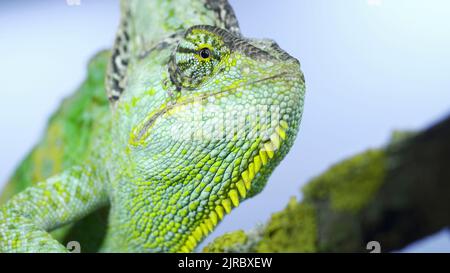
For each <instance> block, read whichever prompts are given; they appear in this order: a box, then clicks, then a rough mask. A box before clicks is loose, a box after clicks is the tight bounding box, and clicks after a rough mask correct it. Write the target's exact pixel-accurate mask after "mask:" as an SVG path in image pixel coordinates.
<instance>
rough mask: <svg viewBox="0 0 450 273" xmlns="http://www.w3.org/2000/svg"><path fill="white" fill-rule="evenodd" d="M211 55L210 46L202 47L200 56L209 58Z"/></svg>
mask: <svg viewBox="0 0 450 273" xmlns="http://www.w3.org/2000/svg"><path fill="white" fill-rule="evenodd" d="M210 55H211V52H210V51H209V49H208V48H202V49H201V50H200V57H202V58H203V59H208V58H209V56H210Z"/></svg>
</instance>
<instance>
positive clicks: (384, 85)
mask: <svg viewBox="0 0 450 273" xmlns="http://www.w3.org/2000/svg"><path fill="white" fill-rule="evenodd" d="M230 2H231V4H232V6H233V8H234V10H235V12H236V15H237V17H238V20H239V22H240V26H241V30H242V32H243V34H244V35H245V36H248V37H257V38H263V37H264V38H273V39H275V40H276V41H277V42H278V43H279V45H280V46H281V47H282V48H283V49H285V50H286V51H287V52H289V53H290V54H291V55H293V56H295V57H296V58H298V59H299V60H300V61H301V63H302V70H303V72H304V73H305V76H306V83H307V96H306V102H305V111H304V116H303V121H302V125H301V129H300V133H299V136H298V138H297V140H296V143H295V145H294V147H293V148H292V150H291V152H290V153H289V154H288V156H287V157H286V159H285V160H284V161H283V162H282V163H281V165H280V166H279V167H278V168H277V169H276V170H275V172H274V173H273V175H272V177H271V179H270V181H269V183H268V184H267V186H266V188H265V189H264V191H263V192H262V193H261V194H260V195H258V196H257V197H255V198H253V199H250V200H248V201H246V202H244V203H243V204H242V205H241V206H240V208H239V209H236V210H235V211H233V213H231V214H230V215H229V216H227V217H226V218H225V220H224V221H223V222H222V223H221V224H220V225H219V226H218V228H217V229H216V230H215V231H214V233H213V234H211V235H210V236H209V238H208V239H207V240H206V242H204V243H203V244H202V245H204V244H205V243H207V242H209V241H210V240H211V239H213V238H214V237H216V236H218V235H221V234H223V233H224V232H226V231H233V230H237V229H244V230H249V229H251V228H253V227H255V225H256V224H257V223H264V222H266V221H267V220H268V219H269V217H270V215H271V214H272V213H273V212H276V211H279V210H281V209H283V208H284V207H285V205H286V204H287V202H288V200H289V198H290V197H291V196H297V197H298V198H301V194H300V188H301V186H302V185H303V184H304V183H306V182H307V181H308V180H309V179H310V178H312V177H314V176H315V175H318V174H320V173H321V172H322V171H324V170H326V169H327V168H328V167H329V166H330V165H331V164H333V163H336V162H338V161H340V160H342V159H344V158H346V157H348V156H351V155H353V154H356V153H359V152H362V151H364V150H366V149H368V148H376V147H379V146H381V145H383V144H385V143H386V142H387V141H388V139H389V137H390V134H391V132H392V131H393V130H394V129H407V130H410V129H412V130H419V129H423V128H425V127H427V126H429V125H431V124H432V123H433V122H436V121H438V120H439V119H440V118H443V117H444V116H445V115H447V114H448V113H449V112H450V50H449V48H450V28H449V26H450V1H448V0H336V1H329V0H314V1H310V0H280V1H274V0H246V1H242V0H241V1H239V0H230ZM78 4H79V5H78ZM118 19H119V4H118V0H114V1H111V0H41V1H24V0H19V1H17V0H16V1H4V0H3V1H0V60H1V61H0V84H1V92H0V96H1V99H0V132H1V141H0V166H1V168H0V187H3V185H4V182H6V180H7V179H8V177H9V176H10V175H11V173H12V172H13V170H14V168H15V167H16V166H17V165H18V164H19V163H20V160H21V159H22V158H23V157H24V156H25V155H26V154H27V153H28V152H29V151H30V149H31V148H32V147H33V145H34V144H35V143H36V142H37V141H38V139H39V137H40V136H41V134H42V132H43V130H44V128H45V125H46V122H47V119H48V117H49V116H50V115H51V113H53V112H54V111H55V110H56V108H57V107H58V105H59V103H60V102H61V100H62V99H63V98H64V97H66V96H68V95H69V94H71V93H72V92H73V91H74V90H75V89H76V88H77V86H78V85H79V84H80V83H81V82H82V80H83V79H84V77H85V76H86V64H87V62H88V60H89V58H90V57H91V56H93V55H94V54H95V53H96V52H97V51H99V50H101V49H105V48H109V47H111V45H112V43H113V38H114V34H115V31H116V28H117V24H118ZM402 251H403V252H450V234H449V232H448V230H443V231H441V232H439V233H438V234H435V235H433V236H430V237H429V238H425V239H423V240H421V241H419V242H416V243H414V244H412V245H410V246H408V247H406V248H405V249H403V250H402Z"/></svg>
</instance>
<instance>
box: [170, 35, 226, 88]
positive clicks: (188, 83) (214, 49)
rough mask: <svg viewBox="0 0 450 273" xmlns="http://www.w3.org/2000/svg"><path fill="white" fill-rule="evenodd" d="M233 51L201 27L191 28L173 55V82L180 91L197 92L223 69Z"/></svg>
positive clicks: (216, 36)
mask: <svg viewBox="0 0 450 273" xmlns="http://www.w3.org/2000/svg"><path fill="white" fill-rule="evenodd" d="M229 54H230V49H229V48H228V47H227V46H226V45H225V44H224V42H223V38H221V37H220V36H218V35H217V34H215V33H213V32H211V31H207V30H204V29H202V28H196V27H192V28H190V29H189V30H187V31H186V34H185V35H184V38H183V39H182V40H181V41H180V43H179V44H178V46H177V48H176V50H175V52H174V53H173V55H172V57H171V60H170V64H169V73H170V79H171V80H172V82H173V83H174V84H175V85H176V86H177V87H179V88H178V89H180V88H185V89H188V90H189V89H195V88H198V87H200V85H201V84H203V83H205V82H206V81H208V80H209V79H211V78H212V77H213V76H214V74H215V73H217V72H218V71H220V69H223V66H224V61H225V60H226V58H228V56H229Z"/></svg>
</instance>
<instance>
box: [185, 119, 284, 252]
mask: <svg viewBox="0 0 450 273" xmlns="http://www.w3.org/2000/svg"><path fill="white" fill-rule="evenodd" d="M288 128H289V125H288V123H287V122H286V121H284V120H281V121H280V122H279V124H278V125H277V126H276V127H275V130H274V132H273V134H272V135H271V136H270V139H269V140H267V141H266V142H264V143H263V144H262V145H261V148H260V149H259V151H258V153H257V154H256V155H255V156H254V157H253V158H251V159H250V160H249V162H250V163H249V164H248V167H247V169H246V170H244V171H243V172H242V173H241V175H240V177H239V179H238V180H237V182H234V183H232V184H231V186H230V188H229V190H228V194H227V197H225V198H224V199H223V200H222V201H221V204H219V205H216V207H215V208H214V209H212V210H211V212H210V213H209V215H208V216H207V218H206V219H204V220H203V221H202V222H201V223H200V224H199V225H198V226H197V227H196V228H195V229H194V230H193V232H192V233H191V235H189V236H188V237H187V239H186V240H185V242H184V243H183V244H182V245H181V246H180V248H179V251H180V252H186V253H188V252H192V251H193V250H194V249H195V247H196V246H197V245H198V243H200V242H201V241H202V239H204V238H205V237H206V236H207V235H209V233H211V232H212V231H213V230H214V228H215V226H217V225H218V224H219V222H220V221H221V220H222V219H223V218H224V216H225V215H226V214H229V213H230V212H231V210H232V209H233V208H235V207H238V206H239V203H240V201H241V200H244V199H245V197H246V196H247V193H248V191H249V190H250V189H251V187H252V182H253V181H254V179H255V177H256V175H257V174H258V173H259V172H260V171H261V170H262V167H263V166H265V165H267V164H269V162H270V161H271V159H273V158H274V157H275V152H276V151H278V150H279V149H280V147H281V145H282V144H283V142H284V140H285V139H286V131H287V129H288Z"/></svg>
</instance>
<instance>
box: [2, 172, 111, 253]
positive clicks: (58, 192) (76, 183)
mask: <svg viewBox="0 0 450 273" xmlns="http://www.w3.org/2000/svg"><path fill="white" fill-rule="evenodd" d="M107 200H108V198H107V194H106V190H105V183H104V182H103V181H101V180H100V179H99V178H98V177H97V176H96V175H95V173H93V172H92V170H91V169H90V168H88V167H83V168H82V167H74V168H71V169H69V170H67V171H65V172H63V173H61V174H60V175H57V176H54V177H52V178H50V179H48V180H46V181H43V182H40V183H38V184H36V185H35V186H33V187H30V188H27V189H26V190H25V191H23V192H21V193H19V194H18V195H16V196H15V197H13V198H12V199H11V200H10V201H8V202H7V203H6V204H5V205H4V206H3V207H1V208H0V252H68V251H67V249H66V248H65V247H64V246H63V245H61V244H60V243H59V242H58V241H56V240H55V239H54V238H52V236H51V235H50V234H49V233H48V232H49V231H51V230H53V229H55V228H58V227H61V226H63V225H65V224H68V223H70V222H73V221H76V220H78V219H80V218H82V217H83V216H85V215H87V214H89V213H90V212H92V211H94V210H95V209H97V208H99V207H100V206H102V205H104V204H106V202H107Z"/></svg>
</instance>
